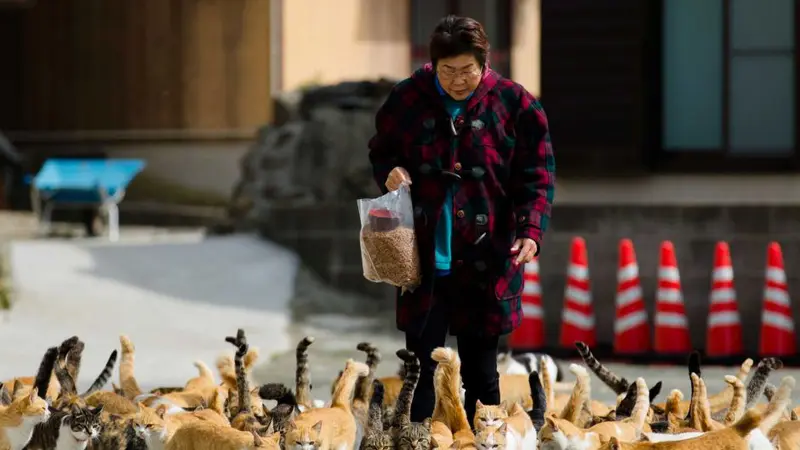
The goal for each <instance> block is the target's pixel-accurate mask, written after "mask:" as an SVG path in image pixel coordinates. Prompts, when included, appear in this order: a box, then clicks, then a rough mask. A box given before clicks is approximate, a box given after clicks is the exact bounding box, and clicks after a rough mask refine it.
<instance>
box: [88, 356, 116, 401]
mask: <svg viewBox="0 0 800 450" xmlns="http://www.w3.org/2000/svg"><path fill="white" fill-rule="evenodd" d="M116 364H117V350H116V349H115V350H114V351H113V352H111V355H110V356H109V357H108V361H107V362H106V365H105V367H103V370H102V371H100V374H99V375H97V378H96V379H95V380H94V383H92V385H91V386H89V389H87V390H86V392H84V393H83V394H81V397H86V396H88V395H91V394H92V393H94V392H96V391H99V390H100V389H103V386H105V385H106V383H108V380H109V379H111V375H112V374H113V373H114V366H115V365H116Z"/></svg>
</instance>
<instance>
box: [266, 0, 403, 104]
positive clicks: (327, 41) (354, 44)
mask: <svg viewBox="0 0 800 450" xmlns="http://www.w3.org/2000/svg"><path fill="white" fill-rule="evenodd" d="M409 13H410V5H409V2H408V0H336V1H331V0H283V1H282V14H283V24H282V25H283V33H282V34H283V36H282V37H283V48H282V57H283V58H282V59H283V70H282V75H283V77H282V83H281V84H282V86H281V87H282V89H283V90H292V89H296V88H298V87H300V86H302V85H304V84H308V83H309V82H319V83H335V82H339V81H346V80H359V79H374V78H378V77H381V76H385V77H389V78H395V79H400V78H404V77H406V76H408V74H409V73H410V70H411V45H410V29H411V27H410V25H409V15H410V14H409Z"/></svg>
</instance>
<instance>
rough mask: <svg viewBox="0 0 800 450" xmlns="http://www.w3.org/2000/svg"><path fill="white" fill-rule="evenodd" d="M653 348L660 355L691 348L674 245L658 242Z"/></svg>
mask: <svg viewBox="0 0 800 450" xmlns="http://www.w3.org/2000/svg"><path fill="white" fill-rule="evenodd" d="M655 329H656V330H655V345H654V346H655V351H656V353H660V354H672V355H675V354H688V353H690V352H691V351H692V342H691V338H690V337H689V320H688V319H687V318H686V308H685V307H684V305H683V293H682V292H681V277H680V273H679V272H678V259H677V258H676V257H675V247H674V246H673V245H672V242H670V241H664V242H662V243H661V264H660V266H659V268H658V290H657V291H656V318H655Z"/></svg>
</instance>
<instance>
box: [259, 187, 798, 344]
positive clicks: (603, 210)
mask: <svg viewBox="0 0 800 450" xmlns="http://www.w3.org/2000/svg"><path fill="white" fill-rule="evenodd" d="M358 229H359V223H358V213H357V210H356V206H355V202H348V203H340V204H331V205H326V206H323V205H315V206H308V207H281V208H279V209H275V210H273V211H272V214H271V218H270V220H269V221H266V222H264V223H262V227H261V230H262V233H263V234H264V236H265V237H267V238H269V239H273V240H275V241H277V242H280V243H282V244H284V245H286V246H288V247H290V248H293V249H295V250H296V251H297V252H298V253H299V255H300V257H301V258H302V260H303V261H304V262H305V263H306V264H307V265H309V266H310V267H311V268H312V269H313V270H314V271H315V272H317V273H318V274H319V275H320V276H321V277H322V278H323V279H324V280H325V281H327V282H329V283H331V284H332V285H333V286H335V287H338V288H341V289H343V290H346V291H353V292H359V293H362V294H366V295H369V296H372V297H374V298H375V302H376V304H377V305H380V307H378V308H376V309H375V310H373V311H376V310H378V311H380V310H385V311H386V312H387V314H391V312H392V305H393V295H394V294H393V290H392V289H391V288H390V287H387V286H384V285H380V284H375V283H370V282H367V281H365V280H364V279H363V276H362V273H361V260H360V255H359V245H358ZM798 229H800V207H789V206H781V207H766V206H765V207H751V206H747V207H668V206H651V207H641V206H615V207H607V206H603V207H599V206H581V205H563V206H558V205H556V207H555V208H554V212H553V221H552V228H551V230H550V231H549V233H548V234H547V236H546V238H545V242H544V244H543V250H542V254H541V260H540V261H541V270H542V274H541V275H542V289H543V291H544V307H545V314H546V319H547V320H546V324H547V325H546V330H547V331H546V333H547V340H548V344H549V345H555V344H556V343H557V341H558V333H559V326H560V317H561V316H560V314H561V307H562V295H563V291H564V282H565V276H564V274H565V269H566V267H567V263H568V260H569V250H570V249H569V247H570V241H571V239H572V237H573V236H576V235H579V236H583V237H584V238H585V239H586V241H587V245H588V250H589V265H590V274H591V281H592V293H593V295H594V305H595V313H596V315H597V332H598V340H599V342H600V343H608V344H610V343H611V341H612V339H613V321H614V295H615V290H616V270H617V247H618V244H619V240H620V239H621V238H625V237H627V238H631V239H632V240H633V242H634V244H635V246H636V253H637V257H638V261H639V267H640V274H641V279H642V285H643V289H644V293H645V298H646V301H647V308H648V313H649V314H650V317H651V323H652V315H653V312H654V294H655V286H656V278H655V277H656V270H657V264H658V257H659V255H658V252H659V244H660V242H661V241H662V240H664V239H671V240H672V241H673V243H674V244H675V248H676V252H677V256H678V264H679V266H680V270H681V277H682V282H683V288H684V298H685V302H686V308H687V310H688V314H689V320H690V327H691V333H692V343H693V345H694V346H695V347H697V348H702V347H703V346H704V343H705V330H706V326H705V324H706V319H707V313H708V293H709V286H710V283H711V281H710V275H711V268H712V265H713V258H714V246H715V244H716V242H717V240H720V239H724V240H727V241H728V242H729V243H730V246H731V254H732V259H733V266H734V274H735V283H736V290H737V293H738V300H739V310H740V312H741V316H742V321H743V326H744V327H743V328H744V343H745V346H746V348H745V350H746V351H748V352H756V351H757V349H758V337H759V326H760V318H761V294H762V290H763V283H764V264H765V260H766V247H767V244H768V243H769V241H770V240H777V241H778V242H780V243H781V245H782V246H783V251H784V258H785V264H786V270H787V275H788V277H789V285H790V289H791V294H792V297H793V298H795V299H798V298H800V234H798V233H797V231H796V230H798ZM799 313H800V308H797V307H795V321H800V314H799ZM799 323H800V322H799Z"/></svg>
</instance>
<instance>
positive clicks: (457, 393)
mask: <svg viewBox="0 0 800 450" xmlns="http://www.w3.org/2000/svg"><path fill="white" fill-rule="evenodd" d="M431 358H432V359H433V360H434V361H436V362H437V363H438V365H437V366H436V370H435V371H434V374H433V381H434V389H435V392H436V403H435V404H434V407H433V416H432V419H433V422H432V424H431V435H432V436H433V439H434V442H436V443H437V444H438V445H439V447H440V448H441V447H444V446H447V447H450V448H455V449H470V448H475V435H474V434H473V433H472V429H471V428H470V426H469V421H468V420H467V412H466V411H465V410H464V405H463V403H461V359H460V358H459V357H458V353H457V352H456V351H455V350H453V349H452V348H447V347H439V348H436V349H434V350H433V353H432V354H431ZM528 390H529V392H530V387H528ZM448 434H449V436H448ZM448 441H449V442H451V443H450V444H448Z"/></svg>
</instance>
